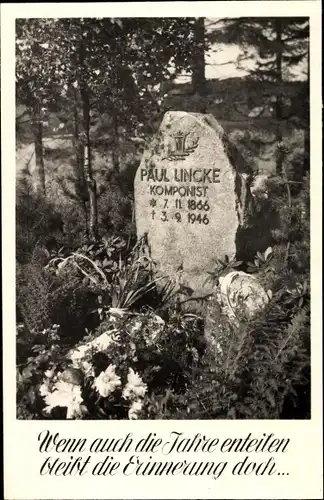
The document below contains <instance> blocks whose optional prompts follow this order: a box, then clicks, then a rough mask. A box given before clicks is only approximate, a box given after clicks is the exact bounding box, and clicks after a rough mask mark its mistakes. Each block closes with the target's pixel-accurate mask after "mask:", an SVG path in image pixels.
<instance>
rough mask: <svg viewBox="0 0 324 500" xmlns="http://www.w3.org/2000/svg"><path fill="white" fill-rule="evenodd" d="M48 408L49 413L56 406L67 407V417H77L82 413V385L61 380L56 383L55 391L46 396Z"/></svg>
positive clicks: (46, 409)
mask: <svg viewBox="0 0 324 500" xmlns="http://www.w3.org/2000/svg"><path fill="white" fill-rule="evenodd" d="M44 399H45V403H46V408H45V411H46V412H47V413H49V412H50V411H51V410H52V409H53V408H55V407H56V406H62V407H66V408H67V414H66V418H67V419H70V418H77V417H78V416H80V415H81V414H82V408H81V406H80V405H81V403H82V402H83V398H82V396H81V387H80V386H79V385H75V384H70V383H68V382H63V381H61V380H59V381H58V382H56V384H55V385H54V391H53V392H51V393H48V394H47V395H46V396H45V398H44Z"/></svg>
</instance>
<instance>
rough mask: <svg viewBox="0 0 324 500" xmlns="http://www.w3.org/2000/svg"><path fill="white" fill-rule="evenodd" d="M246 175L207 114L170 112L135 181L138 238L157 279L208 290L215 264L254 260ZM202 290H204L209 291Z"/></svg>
mask: <svg viewBox="0 0 324 500" xmlns="http://www.w3.org/2000/svg"><path fill="white" fill-rule="evenodd" d="M251 173H252V172H251V169H250V168H249V166H248V165H247V164H246V162H245V161H244V159H243V157H242V155H241V154H240V153H239V151H238V150H237V149H236V148H235V147H234V146H233V145H232V144H231V143H230V142H229V140H228V139H227V137H226V135H225V133H224V131H223V129H222V127H221V126H220V125H219V124H218V122H217V121H216V120H215V118H214V117H213V116H212V115H203V114H198V113H186V112H182V111H170V112H167V113H166V114H165V115H164V119H163V121H162V124H161V126H160V129H159V132H158V134H157V136H156V137H155V138H154V140H153V142H152V144H151V146H150V147H149V148H148V149H147V150H146V151H145V152H144V154H143V157H142V161H141V164H140V166H139V168H138V170H137V172H136V176H135V185H134V189H135V218H136V227H137V236H138V238H140V237H142V236H144V235H147V239H148V243H149V246H150V251H151V257H152V259H153V260H154V261H155V262H156V264H157V266H158V268H159V270H160V273H161V274H162V275H168V276H170V277H171V278H176V277H177V276H179V273H180V275H181V279H182V283H183V284H184V285H185V286H187V287H189V288H190V289H192V290H193V291H194V296H200V295H204V293H205V292H207V291H208V287H207V286H206V285H205V281H206V278H207V276H208V274H207V272H208V271H212V270H213V269H214V268H215V265H216V259H218V258H219V259H223V258H224V256H225V255H227V256H228V257H229V258H232V257H234V256H235V255H236V256H237V257H242V256H243V257H250V256H251V254H252V256H254V254H255V250H261V249H260V248H259V247H258V246H257V245H256V248H254V242H253V240H254V238H253V230H252V224H251V217H252V216H253V197H252V195H251V193H250V188H249V186H250V181H251ZM209 290H210V288H209Z"/></svg>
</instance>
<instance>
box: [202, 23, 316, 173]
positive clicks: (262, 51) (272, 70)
mask: <svg viewBox="0 0 324 500" xmlns="http://www.w3.org/2000/svg"><path fill="white" fill-rule="evenodd" d="M208 38H209V42H210V43H226V44H233V45H238V46H240V47H241V49H242V54H241V55H240V56H239V59H238V64H239V65H240V64H241V63H242V61H244V60H247V59H248V60H249V61H250V63H251V66H252V68H251V69H250V78H251V79H252V80H254V81H257V82H259V83H261V84H262V86H263V87H264V88H266V89H267V91H266V93H265V92H263V95H260V94H259V96H257V99H258V100H259V102H260V101H262V100H264V97H270V99H274V100H275V105H274V119H275V122H276V126H275V135H276V142H277V146H278V155H277V165H276V170H277V173H278V174H280V173H281V170H282V155H281V154H280V150H281V146H282V140H283V133H282V125H283V121H286V120H288V119H293V120H295V121H296V119H297V120H299V124H301V125H302V126H303V128H304V130H305V131H306V132H305V137H307V134H308V132H307V130H308V128H309V123H308V121H309V120H308V116H307V115H308V113H307V110H305V109H304V110H301V108H300V106H295V104H296V100H294V99H293V100H292V104H291V105H290V106H288V108H290V109H289V110H287V104H286V102H287V97H290V96H288V95H287V85H286V82H288V81H291V79H292V78H293V74H294V70H295V69H296V67H297V66H298V65H299V64H301V63H304V62H305V61H307V58H308V38H309V21H308V19H307V18H302V17H297V18H293V17H287V18H283V17H276V18H230V19H223V20H222V23H220V24H218V25H217V28H216V29H214V30H213V31H211V32H210V33H209V35H208ZM308 80H309V75H307V84H305V89H304V90H305V95H306V96H307V91H308ZM266 94H267V95H266ZM304 100H305V96H304ZM306 100H307V98H306ZM258 104H259V103H258ZM306 107H307V106H306ZM301 111H302V116H301V114H300V113H301ZM308 142H309V141H308ZM308 150H309V144H307V139H305V156H307V155H308Z"/></svg>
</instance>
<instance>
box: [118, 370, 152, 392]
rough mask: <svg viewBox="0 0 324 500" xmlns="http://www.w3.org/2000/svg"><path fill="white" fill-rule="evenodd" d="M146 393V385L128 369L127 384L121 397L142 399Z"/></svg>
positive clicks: (136, 374)
mask: <svg viewBox="0 0 324 500" xmlns="http://www.w3.org/2000/svg"><path fill="white" fill-rule="evenodd" d="M146 391H147V385H146V384H144V382H143V380H142V379H141V377H140V376H139V375H138V373H135V372H134V370H133V369H132V368H130V369H129V372H128V375H127V384H126V386H125V388H124V390H123V397H124V398H125V399H132V398H144V396H145V393H146Z"/></svg>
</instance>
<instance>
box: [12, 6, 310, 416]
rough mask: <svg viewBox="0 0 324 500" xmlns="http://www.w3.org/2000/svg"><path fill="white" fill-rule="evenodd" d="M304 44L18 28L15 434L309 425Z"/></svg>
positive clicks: (277, 36) (112, 22) (291, 37)
mask: <svg viewBox="0 0 324 500" xmlns="http://www.w3.org/2000/svg"><path fill="white" fill-rule="evenodd" d="M273 14H274V15H275V12H273ZM220 15H221V12H220ZM309 37H310V29H309V18H308V17H283V16H281V17H269V16H267V17H218V18H216V17H119V18H118V17H91V18H89V17H79V18H78V17H73V18H62V17H60V18H55V17H42V18H32V17H30V18H17V19H16V25H15V78H16V105H15V106H16V108H15V109H16V118H15V123H16V215H15V218H16V249H15V251H16V384H17V385H16V387H17V392H16V410H17V412H16V418H17V419H19V420H65V419H83V420H99V419H101V420H219V419H221V420H226V419H228V420H233V419H277V420H280V419H281V420H284V419H294V420H296V419H304V420H305V419H310V418H311V407H310V397H311V390H310V388H311V376H310V375H311V369H310V367H311V362H310V361H311V360H310V291H311V287H310V118H309V116H310V113H309V108H310V93H309V87H310V64H309V53H310V44H309Z"/></svg>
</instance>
